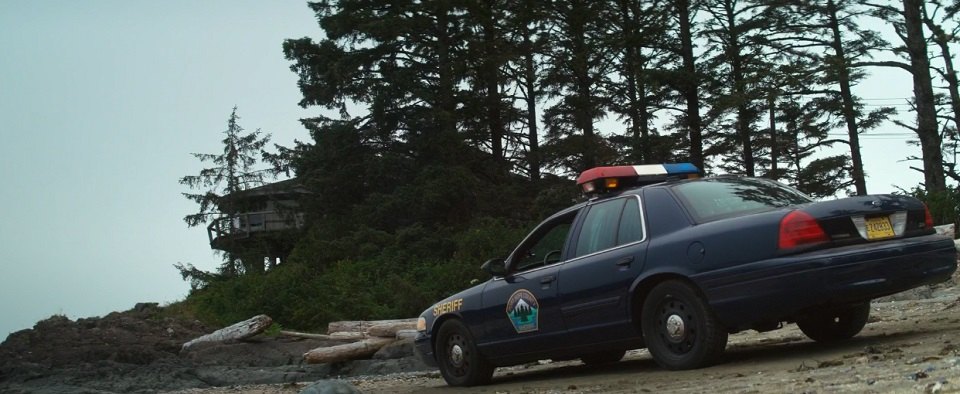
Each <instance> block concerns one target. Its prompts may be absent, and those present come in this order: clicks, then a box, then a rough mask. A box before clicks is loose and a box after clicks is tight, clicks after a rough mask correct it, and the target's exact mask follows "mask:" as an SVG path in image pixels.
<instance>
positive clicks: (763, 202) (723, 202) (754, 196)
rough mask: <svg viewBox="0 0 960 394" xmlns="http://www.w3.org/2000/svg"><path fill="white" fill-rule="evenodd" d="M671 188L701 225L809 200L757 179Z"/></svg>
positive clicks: (719, 180)
mask: <svg viewBox="0 0 960 394" xmlns="http://www.w3.org/2000/svg"><path fill="white" fill-rule="evenodd" d="M672 189H673V191H674V193H676V194H677V196H679V197H680V200H681V201H682V202H683V205H684V206H685V207H686V208H687V210H688V211H690V213H691V214H692V215H693V216H694V220H696V221H697V222H700V223H702V222H709V221H712V220H717V219H722V218H726V217H731V216H740V215H745V214H748V213H755V212H763V211H769V210H773V209H776V208H780V207H785V206H790V205H797V204H805V203H808V202H811V201H812V200H811V199H810V197H807V196H806V195H804V194H803V193H800V192H799V191H797V190H795V189H793V188H790V187H787V186H785V185H782V184H780V183H777V182H774V181H770V180H766V179H757V178H706V179H701V180H697V181H694V182H684V183H679V184H676V185H674V186H673V187H672Z"/></svg>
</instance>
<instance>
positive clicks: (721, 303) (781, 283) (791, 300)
mask: <svg viewBox="0 0 960 394" xmlns="http://www.w3.org/2000/svg"><path fill="white" fill-rule="evenodd" d="M956 269H957V250H956V247H955V245H954V243H953V240H951V239H949V238H948V237H945V236H940V235H928V236H923V237H915V238H907V239H900V240H891V241H886V242H883V243H870V244H860V245H853V246H847V247H841V248H834V249H825V250H819V251H813V252H807V253H801V254H797V255H791V256H785V257H779V258H775V259H770V260H764V261H759V262H754V263H748V264H742V265H738V266H734V267H730V268H726V269H721V270H715V271H711V272H708V273H705V274H701V275H697V276H695V277H694V278H693V279H694V280H695V281H696V282H697V283H698V284H699V285H700V287H701V289H703V291H704V294H705V295H706V298H707V300H708V301H709V303H710V305H711V307H712V308H713V310H714V311H715V312H716V314H717V318H718V319H719V320H720V322H721V323H722V324H723V325H725V326H727V327H728V328H731V329H733V330H742V329H747V328H752V327H753V326H755V325H757V324H758V323H768V322H776V321H786V320H791V319H792V318H795V317H796V316H798V315H802V314H803V313H805V312H806V311H809V310H811V308H817V307H822V306H829V305H842V304H850V303H857V302H864V301H869V300H871V299H874V298H878V297H883V296H886V295H890V294H894V293H898V292H901V291H904V290H909V289H912V288H915V287H918V286H922V285H926V284H931V283H937V282H942V281H945V280H947V279H949V278H950V275H952V274H953V272H954V271H956Z"/></svg>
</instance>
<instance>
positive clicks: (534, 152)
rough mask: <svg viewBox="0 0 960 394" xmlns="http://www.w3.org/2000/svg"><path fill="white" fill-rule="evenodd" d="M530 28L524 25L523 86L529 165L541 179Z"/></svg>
mask: <svg viewBox="0 0 960 394" xmlns="http://www.w3.org/2000/svg"><path fill="white" fill-rule="evenodd" d="M530 35H531V32H530V29H529V28H527V27H526V25H525V27H524V33H523V48H524V54H523V61H524V66H525V67H524V77H523V86H524V90H526V92H527V94H526V97H524V101H526V103H527V140H528V141H527V142H528V143H529V145H530V147H529V148H528V151H527V165H528V167H529V171H530V179H532V180H538V179H540V141H539V138H540V136H539V133H538V132H537V93H536V90H535V89H536V88H537V70H536V69H535V68H534V67H536V62H535V60H534V58H533V57H534V53H533V40H531V39H530Z"/></svg>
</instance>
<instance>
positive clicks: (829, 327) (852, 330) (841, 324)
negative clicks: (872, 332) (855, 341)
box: [797, 302, 870, 342]
mask: <svg viewBox="0 0 960 394" xmlns="http://www.w3.org/2000/svg"><path fill="white" fill-rule="evenodd" d="M869 317H870V303H869V302H867V303H863V304H858V305H852V306H848V307H843V308H837V309H828V310H826V311H824V312H820V313H818V314H815V315H812V316H809V317H806V318H803V319H800V320H797V326H798V327H800V331H803V334H804V335H806V336H807V337H808V338H810V339H812V340H814V341H817V342H835V341H842V340H844V339H850V338H853V336H854V335H857V334H859V333H860V330H863V326H865V325H866V324H867V319H868V318H869Z"/></svg>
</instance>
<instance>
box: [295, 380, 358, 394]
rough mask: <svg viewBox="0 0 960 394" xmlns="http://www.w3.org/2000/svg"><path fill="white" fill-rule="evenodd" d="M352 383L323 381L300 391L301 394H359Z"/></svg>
mask: <svg viewBox="0 0 960 394" xmlns="http://www.w3.org/2000/svg"><path fill="white" fill-rule="evenodd" d="M359 393H360V391H359V390H357V388H356V387H353V385H351V384H350V383H347V382H344V381H341V380H321V381H319V382H316V383H314V384H311V385H309V386H307V387H304V388H303V390H300V394H359Z"/></svg>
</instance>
